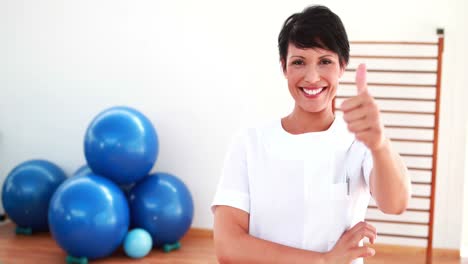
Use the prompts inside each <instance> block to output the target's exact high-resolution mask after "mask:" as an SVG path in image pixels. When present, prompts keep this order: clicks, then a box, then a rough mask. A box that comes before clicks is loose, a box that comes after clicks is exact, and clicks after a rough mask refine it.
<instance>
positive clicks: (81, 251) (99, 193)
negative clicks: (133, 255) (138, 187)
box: [49, 173, 130, 259]
mask: <svg viewBox="0 0 468 264" xmlns="http://www.w3.org/2000/svg"><path fill="white" fill-rule="evenodd" d="M129 220H130V215H129V207H128V202H127V199H126V197H125V195H124V194H123V192H122V190H120V188H119V187H118V186H117V185H116V184H115V183H113V182H112V181H110V180H109V179H107V178H104V177H101V176H98V175H96V174H94V173H89V174H86V175H83V176H76V177H71V178H70V179H68V180H67V181H65V182H64V183H63V184H62V185H61V186H60V187H59V188H58V189H57V191H56V192H55V194H54V196H53V197H52V200H51V201H50V208H49V225H50V231H51V233H52V237H53V238H54V239H55V240H56V241H57V244H58V245H59V246H60V247H61V248H62V249H63V250H65V251H66V252H67V253H68V254H69V255H71V256H73V257H86V258H88V259H97V258H102V257H106V256H109V255H111V254H112V253H113V252H114V251H115V250H116V249H117V248H118V247H119V246H120V245H121V243H122V241H123V239H124V238H125V235H126V234H127V231H128V227H129Z"/></svg>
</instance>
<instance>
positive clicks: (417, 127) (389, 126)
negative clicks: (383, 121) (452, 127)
mask: <svg viewBox="0 0 468 264" xmlns="http://www.w3.org/2000/svg"><path fill="white" fill-rule="evenodd" d="M385 128H393V129H423V130H433V129H434V127H433V126H400V125H385Z"/></svg>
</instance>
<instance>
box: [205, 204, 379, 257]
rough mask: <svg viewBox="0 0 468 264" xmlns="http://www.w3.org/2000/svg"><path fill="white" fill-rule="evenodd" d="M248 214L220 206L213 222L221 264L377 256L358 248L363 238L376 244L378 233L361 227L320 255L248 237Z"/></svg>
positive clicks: (366, 248) (217, 252)
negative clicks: (374, 240)
mask: <svg viewBox="0 0 468 264" xmlns="http://www.w3.org/2000/svg"><path fill="white" fill-rule="evenodd" d="M248 229H249V214H247V213H246V212H244V211H242V210H239V209H236V208H233V207H229V206H217V207H216V209H215V218H214V243H215V250H216V256H217V258H218V261H219V263H221V264H226V263H236V264H246V263H255V264H262V263H268V264H273V263H288V264H289V263H298V264H300V263H304V264H314V263H317V264H322V263H323V264H325V263H326V264H329V263H349V262H351V261H352V260H353V259H356V258H358V257H367V256H372V255H373V254H374V251H373V249H370V248H368V247H366V246H364V247H359V246H357V245H358V243H359V241H360V240H361V239H362V238H364V237H369V239H371V240H372V241H373V239H374V238H375V229H372V228H369V225H368V224H365V223H360V226H358V225H356V226H355V227H353V228H352V229H350V230H349V231H347V232H345V234H344V235H343V237H342V238H341V239H340V240H339V241H338V242H337V246H335V248H334V250H332V251H330V252H328V253H318V252H313V251H307V250H301V249H296V248H292V247H287V246H283V245H280V244H276V243H273V242H269V241H266V240H262V239H258V238H255V237H253V236H251V235H249V232H248Z"/></svg>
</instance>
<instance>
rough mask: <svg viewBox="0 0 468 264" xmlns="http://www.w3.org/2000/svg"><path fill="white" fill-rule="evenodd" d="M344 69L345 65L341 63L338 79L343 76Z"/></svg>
mask: <svg viewBox="0 0 468 264" xmlns="http://www.w3.org/2000/svg"><path fill="white" fill-rule="evenodd" d="M345 70H346V65H342V66H341V67H340V75H339V76H340V77H339V78H338V79H341V77H343V74H344V72H345Z"/></svg>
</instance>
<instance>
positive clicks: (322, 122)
mask: <svg viewBox="0 0 468 264" xmlns="http://www.w3.org/2000/svg"><path fill="white" fill-rule="evenodd" d="M334 120H335V114H334V113H333V111H332V109H331V107H329V108H327V109H324V110H323V111H320V112H313V113H311V112H306V111H304V110H302V109H300V108H299V107H297V106H296V107H294V110H293V112H292V113H291V114H289V115H288V116H286V117H284V118H282V119H281V125H282V126H283V128H284V130H286V131H287V132H288V133H291V134H294V135H296V134H303V133H308V132H319V131H325V130H327V129H328V128H330V126H331V125H332V123H333V121H334Z"/></svg>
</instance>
